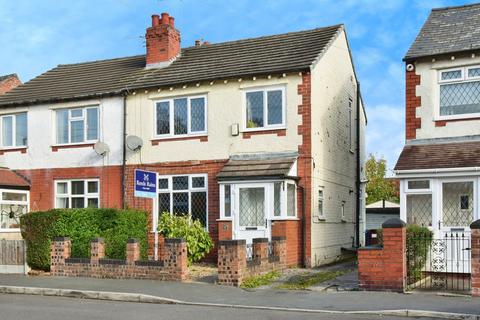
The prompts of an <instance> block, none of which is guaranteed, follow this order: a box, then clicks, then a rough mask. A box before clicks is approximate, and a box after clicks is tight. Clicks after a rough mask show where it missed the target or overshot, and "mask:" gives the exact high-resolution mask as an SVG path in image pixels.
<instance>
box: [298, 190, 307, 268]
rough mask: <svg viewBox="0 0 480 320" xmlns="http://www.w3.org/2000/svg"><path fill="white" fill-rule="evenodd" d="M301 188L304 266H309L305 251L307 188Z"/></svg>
mask: <svg viewBox="0 0 480 320" xmlns="http://www.w3.org/2000/svg"><path fill="white" fill-rule="evenodd" d="M299 188H300V190H301V191H302V264H303V265H302V267H303V268H305V267H306V266H307V263H306V259H307V258H306V257H305V253H306V252H307V248H306V244H307V241H306V240H305V235H306V234H307V224H306V221H305V220H306V218H305V212H306V211H305V203H306V198H307V197H306V195H305V188H304V187H302V186H299Z"/></svg>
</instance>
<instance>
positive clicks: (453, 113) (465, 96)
mask: <svg viewBox="0 0 480 320" xmlns="http://www.w3.org/2000/svg"><path fill="white" fill-rule="evenodd" d="M438 82H439V86H440V91H439V93H440V103H439V104H440V110H439V115H440V117H450V118H462V117H466V116H472V115H477V116H478V115H480V66H476V67H463V68H456V69H449V70H441V71H439V78H438Z"/></svg>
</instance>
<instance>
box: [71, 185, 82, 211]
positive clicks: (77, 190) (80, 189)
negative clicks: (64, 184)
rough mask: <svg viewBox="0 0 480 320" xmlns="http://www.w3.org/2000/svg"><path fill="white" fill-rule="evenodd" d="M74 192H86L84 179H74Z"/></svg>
mask: <svg viewBox="0 0 480 320" xmlns="http://www.w3.org/2000/svg"><path fill="white" fill-rule="evenodd" d="M72 194H85V183H84V182H83V181H72ZM82 208H83V207H82Z"/></svg>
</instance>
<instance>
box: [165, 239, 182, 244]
mask: <svg viewBox="0 0 480 320" xmlns="http://www.w3.org/2000/svg"><path fill="white" fill-rule="evenodd" d="M183 242H185V239H183V238H166V239H165V243H183Z"/></svg>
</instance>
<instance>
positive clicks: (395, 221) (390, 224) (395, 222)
mask: <svg viewBox="0 0 480 320" xmlns="http://www.w3.org/2000/svg"><path fill="white" fill-rule="evenodd" d="M406 225H407V224H406V223H405V222H404V221H403V220H402V219H400V218H390V219H388V220H387V221H385V222H384V223H383V224H382V228H404V227H405V226H406Z"/></svg>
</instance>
